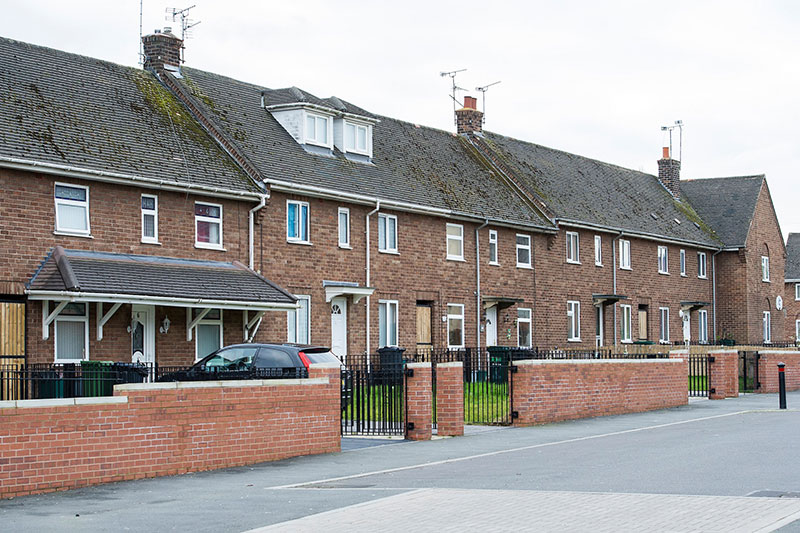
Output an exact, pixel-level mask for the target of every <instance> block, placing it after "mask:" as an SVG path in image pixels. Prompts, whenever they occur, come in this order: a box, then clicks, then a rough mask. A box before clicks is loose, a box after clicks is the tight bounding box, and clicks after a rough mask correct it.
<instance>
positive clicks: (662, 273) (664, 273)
mask: <svg viewBox="0 0 800 533" xmlns="http://www.w3.org/2000/svg"><path fill="white" fill-rule="evenodd" d="M658 273H659V274H661V275H662V276H669V272H662V271H661V270H659V271H658Z"/></svg>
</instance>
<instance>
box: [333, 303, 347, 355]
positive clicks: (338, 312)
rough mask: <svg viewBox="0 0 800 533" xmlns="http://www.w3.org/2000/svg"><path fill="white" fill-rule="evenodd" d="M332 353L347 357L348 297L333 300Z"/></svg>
mask: <svg viewBox="0 0 800 533" xmlns="http://www.w3.org/2000/svg"><path fill="white" fill-rule="evenodd" d="M331 352H333V354H334V355H338V356H339V357H344V356H346V355H347V297H345V296H337V297H336V298H334V299H333V300H331Z"/></svg>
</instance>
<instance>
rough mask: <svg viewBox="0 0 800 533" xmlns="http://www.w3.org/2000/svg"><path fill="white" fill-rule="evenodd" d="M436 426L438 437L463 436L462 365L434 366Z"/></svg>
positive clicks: (445, 364)
mask: <svg viewBox="0 0 800 533" xmlns="http://www.w3.org/2000/svg"><path fill="white" fill-rule="evenodd" d="M436 424H437V426H436V427H437V433H438V435H439V436H451V437H458V436H461V435H463V434H464V364H463V363H460V362H458V363H439V364H438V365H436Z"/></svg>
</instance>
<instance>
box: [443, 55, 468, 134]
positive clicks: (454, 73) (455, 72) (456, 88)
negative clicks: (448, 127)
mask: <svg viewBox="0 0 800 533" xmlns="http://www.w3.org/2000/svg"><path fill="white" fill-rule="evenodd" d="M466 70H467V69H465V68H462V69H459V70H451V71H450V72H440V73H439V75H440V76H441V77H443V78H444V77H445V76H448V77H450V79H451V80H452V82H453V93H452V94H451V95H450V98H452V99H453V120H454V121H455V122H456V123H458V119H456V118H455V113H456V105H462V104H461V103H459V101H458V99H457V98H456V91H466V89H464V88H462V87H459V86H458V85H456V76H457V75H458V73H459V72H465V71H466ZM462 107H463V106H462Z"/></svg>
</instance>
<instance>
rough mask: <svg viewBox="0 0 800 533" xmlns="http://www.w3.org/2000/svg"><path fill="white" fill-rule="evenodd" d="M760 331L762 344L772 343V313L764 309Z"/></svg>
mask: <svg viewBox="0 0 800 533" xmlns="http://www.w3.org/2000/svg"><path fill="white" fill-rule="evenodd" d="M761 321H762V333H763V334H764V344H770V343H772V313H770V312H769V311H764V314H763V315H762V318H761Z"/></svg>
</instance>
